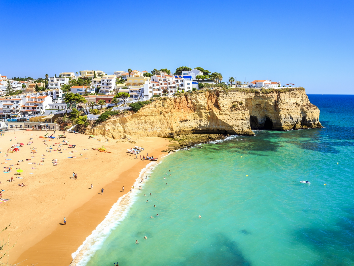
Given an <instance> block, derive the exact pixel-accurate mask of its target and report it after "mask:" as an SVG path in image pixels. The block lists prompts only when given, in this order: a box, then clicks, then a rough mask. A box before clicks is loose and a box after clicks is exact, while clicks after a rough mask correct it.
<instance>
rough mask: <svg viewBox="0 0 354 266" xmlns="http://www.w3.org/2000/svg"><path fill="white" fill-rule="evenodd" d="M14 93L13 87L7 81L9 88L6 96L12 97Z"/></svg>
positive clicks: (7, 87)
mask: <svg viewBox="0 0 354 266" xmlns="http://www.w3.org/2000/svg"><path fill="white" fill-rule="evenodd" d="M13 93H14V90H13V88H12V86H11V83H10V81H9V80H8V81H7V86H6V94H7V95H12V94H13Z"/></svg>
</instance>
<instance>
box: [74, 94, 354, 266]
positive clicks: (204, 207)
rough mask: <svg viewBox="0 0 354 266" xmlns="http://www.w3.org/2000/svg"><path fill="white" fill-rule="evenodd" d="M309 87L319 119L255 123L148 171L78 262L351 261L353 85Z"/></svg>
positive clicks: (91, 265) (353, 247)
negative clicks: (348, 88)
mask: <svg viewBox="0 0 354 266" xmlns="http://www.w3.org/2000/svg"><path fill="white" fill-rule="evenodd" d="M308 97H309V99H310V101H311V103H313V104H314V105H316V106H318V107H319V108H320V110H321V115H320V122H321V123H322V125H323V126H324V128H322V129H306V130H296V131H287V132H280V131H255V133H256V136H253V137H245V136H234V137H232V138H229V139H227V140H226V141H220V142H214V143H209V144H203V145H197V146H196V147H194V148H192V149H190V150H181V151H178V152H176V153H173V154H172V155H169V156H167V157H165V158H164V159H163V161H162V163H160V164H158V165H156V166H154V168H153V170H152V171H150V172H149V171H145V172H144V173H143V174H142V176H141V178H144V180H145V178H146V176H148V179H147V182H144V185H143V186H142V189H141V190H137V189H136V188H135V194H134V199H132V200H131V202H134V203H132V204H130V205H129V204H128V206H129V208H126V209H125V211H124V214H122V212H118V214H117V216H116V217H114V215H113V217H111V219H110V222H109V223H108V224H107V223H106V224H105V225H104V228H105V230H104V232H103V233H102V232H94V233H93V234H92V235H91V238H92V239H91V243H94V244H92V245H89V246H86V250H85V252H84V251H82V252H83V253H82V254H81V255H82V256H81V257H82V258H81V260H80V261H79V262H78V263H77V264H76V265H87V266H94V265H111V266H114V265H115V264H116V263H118V264H119V266H122V265H196V266H198V265H200V266H201V265H203V266H205V265H213V266H214V265H247V266H249V265H254V266H264V265H271V266H275V265H289V266H291V265H294V266H299V265H311V266H319V265H321V266H324V265H328V266H335V265H338V266H339V265H341V266H342V265H354V200H353V197H354V160H353V157H354V156H353V154H354V122H353V121H354V95H308ZM300 181H309V182H310V183H308V184H304V183H301V182H300ZM122 215H123V216H122ZM145 236H146V238H145Z"/></svg>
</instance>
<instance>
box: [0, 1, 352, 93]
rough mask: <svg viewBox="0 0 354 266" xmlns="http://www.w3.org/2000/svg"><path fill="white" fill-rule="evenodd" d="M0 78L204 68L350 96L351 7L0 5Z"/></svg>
mask: <svg viewBox="0 0 354 266" xmlns="http://www.w3.org/2000/svg"><path fill="white" fill-rule="evenodd" d="M0 8H1V10H2V12H1V15H0V28H1V29H2V35H1V36H2V37H1V39H0V51H1V58H0V74H1V75H6V76H8V77H14V76H16V77H18V76H19V77H25V76H27V77H28V76H30V77H33V78H38V77H43V78H44V76H45V74H49V76H54V74H57V75H58V74H59V73H61V72H78V71H80V70H102V71H105V72H106V73H108V74H113V72H114V71H117V70H125V71H126V70H127V69H128V68H131V69H136V70H140V71H142V70H147V71H151V70H153V69H154V68H156V69H161V68H167V69H170V70H171V71H172V72H174V71H175V69H176V68H177V67H180V66H188V67H191V68H194V67H203V68H204V69H207V70H209V71H211V72H220V73H221V74H222V75H223V81H225V82H227V81H228V79H229V77H234V78H235V79H236V80H240V81H242V82H244V81H246V82H248V81H252V80H255V79H269V80H272V81H280V82H281V83H282V84H288V83H293V84H295V86H302V87H304V88H305V89H306V92H307V93H309V94H354V82H352V81H351V78H352V77H353V74H354V64H353V63H354V16H353V14H354V1H353V0H336V1H329V0H327V1H326V0H321V1H318V0H296V1H294V0H278V1H275V0H234V1H223V0H220V1H209V0H204V1H199V0H193V1H186V2H183V1H160V0H156V1H140V0H135V1H117V0H116V1H111V0H108V1H92V0H85V1H82V0H79V1H75V0H72V1H68V0H61V1H58V0H52V1H48V0H46V1H45V0H36V1H34V0H11V1H10V0H0Z"/></svg>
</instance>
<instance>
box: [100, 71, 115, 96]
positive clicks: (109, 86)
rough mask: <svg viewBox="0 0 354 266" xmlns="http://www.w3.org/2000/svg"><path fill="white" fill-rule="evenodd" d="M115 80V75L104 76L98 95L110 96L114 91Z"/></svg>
mask: <svg viewBox="0 0 354 266" xmlns="http://www.w3.org/2000/svg"><path fill="white" fill-rule="evenodd" d="M116 79H117V77H116V76H115V75H106V76H103V77H102V79H101V88H100V93H102V94H105V95H108V94H112V93H113V91H115V89H116Z"/></svg>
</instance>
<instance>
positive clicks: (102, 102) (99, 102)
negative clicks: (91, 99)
mask: <svg viewBox="0 0 354 266" xmlns="http://www.w3.org/2000/svg"><path fill="white" fill-rule="evenodd" d="M97 103H98V105H100V106H101V110H102V106H103V105H105V104H106V102H105V101H104V100H102V99H101V100H99V101H98V102H97Z"/></svg>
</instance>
